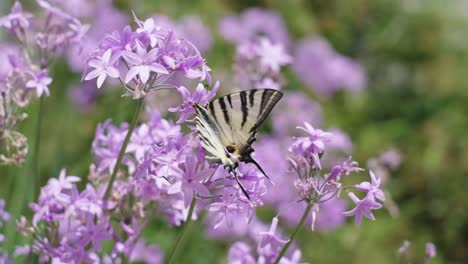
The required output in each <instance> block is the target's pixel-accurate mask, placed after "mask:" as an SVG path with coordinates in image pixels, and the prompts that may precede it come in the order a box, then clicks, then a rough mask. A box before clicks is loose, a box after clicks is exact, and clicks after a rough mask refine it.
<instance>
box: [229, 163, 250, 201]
mask: <svg viewBox="0 0 468 264" xmlns="http://www.w3.org/2000/svg"><path fill="white" fill-rule="evenodd" d="M238 166H239V164H238V163H237V162H235V163H234V164H232V165H227V166H225V168H226V169H227V171H228V172H229V173H232V174H233V175H234V178H235V179H236V182H237V184H238V185H239V187H240V189H241V191H242V193H243V194H244V195H245V197H247V199H249V200H252V199H250V196H249V193H248V192H247V190H246V189H245V188H244V185H242V183H241V182H240V180H239V175H238V174H237V173H236V169H237V167H238Z"/></svg>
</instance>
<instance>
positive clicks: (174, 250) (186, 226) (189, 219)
mask: <svg viewBox="0 0 468 264" xmlns="http://www.w3.org/2000/svg"><path fill="white" fill-rule="evenodd" d="M196 203H197V199H196V198H195V195H194V196H193V198H192V202H191V203H190V208H189V212H188V215H187V219H186V220H185V224H184V227H183V228H182V231H181V233H180V235H179V237H178V238H177V241H176V243H175V245H174V247H172V250H171V254H170V255H169V260H168V262H167V263H168V264H171V263H174V261H175V259H176V257H177V251H178V249H179V248H180V245H181V244H182V241H183V240H184V237H185V234H186V233H187V230H188V229H189V226H190V223H191V222H192V215H193V211H194V209H195V204H196Z"/></svg>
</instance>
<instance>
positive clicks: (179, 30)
mask: <svg viewBox="0 0 468 264" xmlns="http://www.w3.org/2000/svg"><path fill="white" fill-rule="evenodd" d="M154 20H155V21H156V22H157V23H158V25H160V26H162V27H165V28H169V29H172V30H174V33H175V34H176V35H177V36H179V37H181V38H184V39H187V40H189V41H190V42H192V43H193V45H195V47H197V49H198V50H199V51H200V52H202V53H204V52H206V51H208V50H209V49H210V48H211V46H212V45H213V37H212V36H211V32H210V31H209V29H208V28H207V27H206V25H205V24H203V22H202V20H201V19H200V17H198V16H184V17H181V18H180V19H179V20H177V21H174V20H173V19H171V18H170V17H168V16H165V15H161V14H157V15H155V16H154Z"/></svg>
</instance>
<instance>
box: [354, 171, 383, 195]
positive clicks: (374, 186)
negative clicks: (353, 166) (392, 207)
mask: <svg viewBox="0 0 468 264" xmlns="http://www.w3.org/2000/svg"><path fill="white" fill-rule="evenodd" d="M369 174H370V176H371V182H361V183H360V184H357V185H355V186H354V187H355V188H356V189H358V190H359V191H361V192H367V193H368V194H370V195H373V196H374V198H376V199H379V200H380V201H382V202H383V201H384V200H385V195H384V192H383V191H382V190H381V189H380V179H379V178H377V177H376V176H375V174H374V173H373V172H372V171H369Z"/></svg>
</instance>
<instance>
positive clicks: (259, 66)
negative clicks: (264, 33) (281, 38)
mask: <svg viewBox="0 0 468 264" xmlns="http://www.w3.org/2000/svg"><path fill="white" fill-rule="evenodd" d="M290 62H291V58H290V57H289V55H288V54H286V52H285V51H284V49H283V46H282V44H281V43H276V44H274V43H272V42H271V41H270V40H269V39H267V38H259V39H258V40H256V41H252V42H244V43H242V44H240V45H239V46H238V47H237V53H236V63H235V65H234V70H235V73H236V81H237V82H238V86H239V87H240V88H241V89H251V88H252V87H254V88H259V89H264V88H270V89H280V88H281V85H282V80H281V75H280V67H281V66H285V65H287V64H289V63H290Z"/></svg>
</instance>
